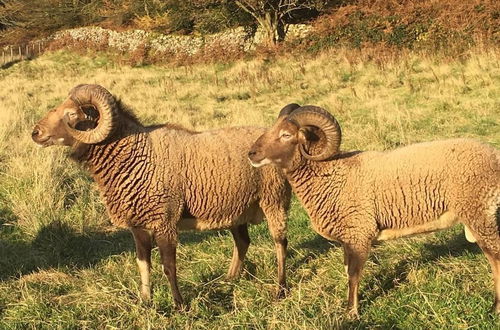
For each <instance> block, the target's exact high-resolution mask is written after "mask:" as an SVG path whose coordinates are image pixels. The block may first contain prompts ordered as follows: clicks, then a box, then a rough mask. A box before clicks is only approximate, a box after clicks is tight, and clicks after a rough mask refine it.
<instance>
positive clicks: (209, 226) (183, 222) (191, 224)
mask: <svg viewBox="0 0 500 330" xmlns="http://www.w3.org/2000/svg"><path fill="white" fill-rule="evenodd" d="M246 220H249V219H245V218H244V217H238V218H236V219H217V220H209V219H200V218H181V219H180V220H179V222H178V223H177V228H178V229H179V230H200V231H201V230H219V229H228V228H231V227H235V226H237V225H241V224H243V223H251V224H258V223H260V222H262V218H261V217H257V218H253V219H252V220H251V221H246Z"/></svg>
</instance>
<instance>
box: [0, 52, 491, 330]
mask: <svg viewBox="0 0 500 330" xmlns="http://www.w3.org/2000/svg"><path fill="white" fill-rule="evenodd" d="M80 83H98V84H101V85H103V86H105V87H106V88H108V89H109V90H110V91H111V92H112V93H113V94H115V95H117V96H119V97H121V99H122V100H123V101H124V102H125V103H126V104H128V105H130V106H131V107H132V108H133V109H134V110H135V112H136V114H137V115H138V117H139V118H141V119H142V120H143V122H144V123H146V124H152V123H161V122H165V121H169V122H175V123H179V124H182V125H184V126H186V127H188V128H193V129H197V130H204V129H213V128H219V127H225V126H234V125H257V126H269V125H270V124H271V123H272V122H273V120H274V119H275V117H276V116H277V113H278V112H279V110H280V108H281V107H282V106H284V105H286V104H288V103H291V102H297V103H300V104H315V105H319V106H322V107H325V108H327V109H328V110H330V111H331V112H332V113H333V114H334V115H335V116H336V117H337V119H338V120H339V122H340V124H341V126H342V130H343V148H344V149H363V150H366V149H377V150H382V149H387V148H393V147H397V146H399V145H406V144H409V143H413V142H417V141H425V140H433V139H441V138H448V137H458V136H462V137H473V138H476V139H479V140H481V141H484V142H487V143H491V144H493V145H495V146H496V147H500V110H499V109H500V62H499V56H498V54H496V53H478V54H472V55H471V56H470V58H469V59H468V60H466V61H443V60H440V59H439V58H421V57H416V56H410V55H409V56H408V57H406V58H403V59H401V60H398V61H393V62H387V63H383V65H382V66H381V65H375V64H373V63H368V62H353V61H352V57H351V56H347V54H346V53H345V52H343V51H339V52H338V53H334V52H331V53H324V54H322V55H320V56H318V57H317V58H300V57H299V58H293V59H291V58H290V59H278V60H276V61H265V60H251V61H246V62H243V61H241V62H237V63H233V64H226V65H196V66H187V67H159V66H149V67H138V68H130V67H125V66H119V65H117V64H115V63H114V62H113V61H111V60H110V59H109V58H107V57H106V56H104V55H99V57H97V58H95V59H90V58H85V57H79V56H77V55H74V54H71V53H67V52H56V53H53V54H46V55H44V56H42V57H40V58H38V59H36V60H33V61H29V62H21V63H18V64H16V65H14V66H12V67H10V68H8V69H5V70H1V71H0V251H1V253H0V280H1V281H0V328H92V329H94V328H106V327H109V328H120V329H122V328H141V329H142V328H173V327H179V328H196V329H198V328H209V329H212V328H248V327H252V328H258V329H263V328H290V329H292V328H293V329H296V328H302V329H306V328H307V329H309V328H331V327H352V328H365V327H370V328H390V327H396V328H495V327H498V324H499V323H498V322H499V320H498V318H496V317H493V316H491V315H490V314H489V312H488V311H489V308H490V305H491V304H492V302H493V284H492V280H491V273H490V270H489V266H488V263H487V262H486V260H485V258H484V257H483V255H482V253H481V252H480V250H479V249H478V248H477V246H475V245H473V244H469V243H467V242H466V241H465V239H464V237H463V232H462V231H461V229H460V228H454V229H451V230H448V231H445V232H442V233H437V234H433V235H427V236H421V237H417V238H412V239H401V240H396V241H390V242H387V243H384V244H380V245H377V246H376V247H374V250H373V253H372V254H371V257H370V259H369V261H368V262H367V265H366V271H365V273H364V277H363V280H362V284H361V317H360V320H358V321H350V320H347V319H346V317H345V315H344V309H345V304H346V290H347V281H346V276H345V273H344V268H343V264H342V251H341V249H340V248H339V247H338V245H336V244H334V243H329V242H327V241H326V240H324V239H322V238H320V237H319V236H318V235H316V234H315V233H314V232H313V231H312V230H311V229H310V227H309V222H308V219H307V216H306V215H305V213H304V211H303V210H302V208H301V207H300V205H299V203H298V202H297V201H294V203H293V206H292V209H291V211H290V222H289V242H290V243H289V258H288V259H287V262H288V267H287V272H288V278H289V284H290V289H291V290H290V294H289V297H288V298H286V299H284V300H281V301H276V300H275V299H274V293H275V292H274V290H275V288H276V267H275V260H274V258H275V255H274V248H273V243H272V240H271V239H270V236H269V234H268V231H267V228H266V225H265V224H262V225H259V226H253V227H251V230H250V236H251V238H252V245H251V247H250V250H249V254H248V260H247V261H246V263H245V272H244V273H243V275H242V277H241V279H238V280H236V281H227V280H226V279H225V278H224V276H223V275H224V274H225V272H226V270H227V267H228V265H229V261H230V255H231V249H232V240H231V238H230V235H228V233H226V232H219V233H183V234H182V235H181V239H180V241H181V245H180V248H179V250H178V268H179V269H178V275H179V282H180V287H181V292H182V294H183V295H184V297H185V299H186V300H187V301H188V302H189V304H190V310H189V311H187V312H184V313H177V312H175V311H174V310H173V307H172V299H171V296H170V290H169V287H168V284H167V281H166V279H165V278H163V276H162V272H161V267H160V265H159V256H158V251H157V250H154V253H153V259H154V265H153V274H152V281H153V282H152V283H153V289H154V294H153V303H152V304H151V305H144V304H141V303H140V300H139V297H138V291H139V290H138V283H139V275H138V271H137V269H136V264H135V253H134V247H133V240H132V237H131V235H130V234H129V233H128V232H123V231H116V230H114V229H112V228H110V226H109V222H108V219H107V217H106V215H105V212H104V207H103V205H102V203H101V202H100V199H99V195H98V193H97V191H96V188H95V185H94V184H93V183H92V181H91V180H90V179H89V177H88V176H87V174H86V173H85V172H84V171H83V170H82V169H81V168H80V167H79V166H78V165H76V164H74V163H73V162H72V161H70V160H68V159H67V157H66V155H65V154H66V152H67V151H65V150H64V149H63V148H57V147H53V148H47V149H41V148H39V147H37V146H36V145H35V144H34V143H33V142H32V141H31V138H30V132H31V128H32V126H33V124H34V123H35V122H36V120H37V119H38V118H40V117H41V116H42V115H43V114H44V113H45V112H46V111H48V110H49V109H51V108H52V107H54V106H55V105H57V104H59V103H60V102H61V101H62V100H63V99H64V98H65V97H66V95H67V93H68V91H69V90H70V89H71V88H72V87H73V86H75V85H77V84H80Z"/></svg>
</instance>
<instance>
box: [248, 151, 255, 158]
mask: <svg viewBox="0 0 500 330" xmlns="http://www.w3.org/2000/svg"><path fill="white" fill-rule="evenodd" d="M256 153H257V151H255V150H250V151H249V152H248V157H252V156H254V155H255V154H256Z"/></svg>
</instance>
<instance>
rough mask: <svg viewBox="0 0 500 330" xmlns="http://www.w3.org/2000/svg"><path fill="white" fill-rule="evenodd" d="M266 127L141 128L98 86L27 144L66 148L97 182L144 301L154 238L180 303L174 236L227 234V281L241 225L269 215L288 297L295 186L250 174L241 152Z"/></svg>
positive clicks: (82, 88) (58, 111)
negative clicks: (125, 239)
mask: <svg viewBox="0 0 500 330" xmlns="http://www.w3.org/2000/svg"><path fill="white" fill-rule="evenodd" d="M263 132H264V129H262V128H256V127H239V128H227V129H220V130H213V131H207V132H193V131H189V130H187V129H184V128H182V127H179V126H176V125H172V124H166V125H157V126H149V127H146V126H143V125H142V124H141V123H140V122H139V121H138V120H137V119H136V118H135V116H134V115H133V114H132V113H131V112H130V111H129V110H127V109H126V107H125V106H124V105H123V104H122V103H121V102H120V101H119V100H117V99H116V98H115V97H114V96H113V95H111V94H110V93H109V92H108V91H107V90H106V89H105V88H103V87H101V86H99V85H79V86H76V87H75V88H73V89H72V90H71V91H70V93H69V97H68V98H67V99H66V100H65V101H64V102H63V103H62V104H61V105H59V106H58V107H57V108H55V109H53V110H51V111H50V112H49V113H48V114H47V115H46V116H45V117H44V118H43V119H41V120H40V121H39V122H38V123H37V124H36V125H35V127H34V129H33V132H32V138H33V140H34V141H35V142H36V143H38V144H40V145H42V146H45V147H46V146H50V145H64V146H68V147H70V148H71V149H72V151H73V154H72V157H73V158H74V159H75V160H77V161H78V162H80V163H83V164H85V165H86V167H87V168H88V170H89V172H90V174H91V176H92V177H93V178H94V180H95V181H96V182H97V185H98V187H99V190H100V193H101V197H102V198H103V200H104V203H105V205H106V207H107V211H108V214H109V216H110V218H111V221H112V223H113V224H115V225H117V226H120V227H126V228H130V230H131V231H132V234H133V236H134V240H135V244H136V252H137V263H138V266H139V270H140V274H141V296H142V298H143V299H145V300H149V299H150V295H151V293H150V282H149V278H150V267H151V248H152V238H154V239H155V241H156V244H157V245H158V247H159V251H160V256H161V260H162V264H163V268H164V272H165V274H166V276H167V278H168V280H169V282H170V287H171V289H172V295H173V299H174V302H175V304H176V306H177V307H181V306H182V304H183V300H182V297H181V294H180V292H179V289H178V287H177V277H176V244H177V232H178V230H183V229H195V230H214V229H230V230H231V233H232V235H233V238H234V250H233V257H232V261H231V265H230V267H229V271H228V277H235V276H237V275H238V274H239V272H240V268H241V265H242V262H243V259H244V257H245V254H246V252H247V249H248V246H249V244H250V238H249V236H248V229H247V224H249V223H259V222H260V221H262V218H263V216H264V215H265V217H266V218H267V221H268V225H269V229H270V231H271V235H272V237H273V239H274V241H275V246H276V253H277V259H278V282H279V290H278V295H283V294H284V292H285V286H286V280H285V255H286V245H287V240H286V211H287V209H288V206H289V202H290V194H291V189H290V186H289V185H288V183H287V182H286V180H285V178H284V176H283V174H281V173H280V171H279V170H278V169H276V168H271V167H270V168H267V169H262V170H257V169H254V168H253V167H251V166H250V164H249V163H248V160H247V158H246V153H247V151H248V149H249V148H250V146H251V143H252V142H253V141H254V140H255V139H256V138H257V137H258V136H260V135H261V134H262V133H263Z"/></svg>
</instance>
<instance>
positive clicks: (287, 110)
mask: <svg viewBox="0 0 500 330" xmlns="http://www.w3.org/2000/svg"><path fill="white" fill-rule="evenodd" d="M298 108H300V105H298V104H297V103H290V104H287V105H285V106H284V107H283V109H281V111H280V113H279V115H278V118H279V117H281V116H288V115H290V114H291V113H292V112H293V111H294V110H295V109H298Z"/></svg>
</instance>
